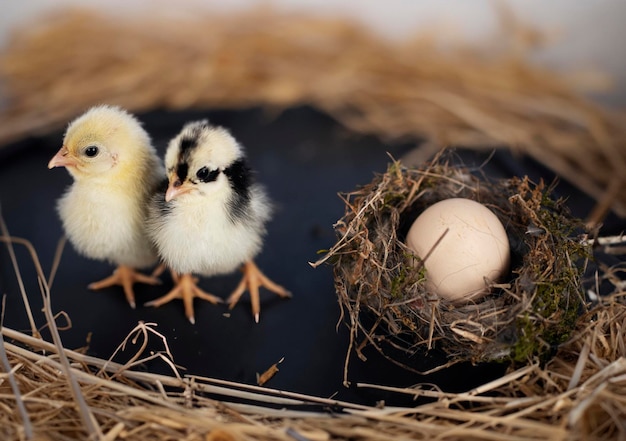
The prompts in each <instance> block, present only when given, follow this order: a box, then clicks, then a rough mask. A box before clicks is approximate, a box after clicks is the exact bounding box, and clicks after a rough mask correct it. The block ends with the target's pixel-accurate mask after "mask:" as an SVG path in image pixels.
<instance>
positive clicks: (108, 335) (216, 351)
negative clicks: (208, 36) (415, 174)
mask: <svg viewBox="0 0 626 441" xmlns="http://www.w3.org/2000/svg"><path fill="white" fill-rule="evenodd" d="M139 117H140V120H141V121H142V122H144V125H145V127H146V129H147V130H148V131H149V132H150V134H151V136H152V137H153V140H154V142H155V145H156V147H157V148H158V149H159V151H160V152H161V153H162V152H163V151H164V149H165V147H166V144H167V141H168V140H169V139H170V138H171V137H173V136H174V135H176V134H177V133H178V132H179V130H180V129H181V128H182V126H183V124H184V123H185V122H187V121H189V120H193V119H200V118H209V120H211V121H212V122H213V123H217V124H221V125H224V126H226V127H227V128H229V129H230V130H231V131H232V133H233V134H234V136H235V137H236V138H237V139H238V140H239V141H240V142H241V143H242V144H243V145H244V146H245V147H246V149H247V152H248V157H249V159H250V164H251V166H252V167H253V168H254V169H255V170H256V171H257V180H258V181H260V182H261V183H262V184H264V185H265V186H266V188H267V189H268V192H269V194H270V195H271V197H272V199H273V200H274V202H275V203H276V206H277V210H276V214H275V217H274V219H273V221H272V222H271V223H270V225H269V234H268V237H267V240H266V244H265V247H264V250H263V252H262V253H261V254H260V256H259V257H258V258H257V260H256V262H257V264H258V265H259V267H260V268H261V269H262V270H263V271H264V272H265V273H266V274H267V275H268V276H269V277H270V278H273V279H274V280H275V281H276V282H278V283H280V284H282V285H284V286H285V287H287V288H288V289H289V290H291V292H292V293H293V298H292V299H290V300H281V299H279V298H278V297H276V296H274V295H273V294H269V293H267V292H263V293H262V297H261V300H262V304H261V322H260V323H259V324H255V323H254V321H253V319H252V316H251V312H250V304H249V302H248V300H247V297H246V296H244V299H243V300H242V301H241V302H240V303H239V304H238V305H237V306H236V308H235V309H234V310H233V311H232V312H231V313H230V316H225V315H224V313H226V312H227V308H226V306H223V305H220V306H214V305H211V304H208V303H206V302H200V301H196V304H195V307H196V324H195V325H191V324H190V323H189V322H188V321H187V320H186V319H185V317H184V313H183V305H182V302H180V301H174V302H171V303H169V304H167V305H164V306H162V307H161V308H148V307H143V306H141V304H142V303H144V302H146V301H149V300H152V299H154V298H156V297H158V296H160V295H162V294H164V293H165V292H166V291H167V290H168V289H169V287H170V285H171V281H170V280H169V279H168V278H167V277H164V286H161V287H145V286H137V287H136V295H137V303H138V305H139V306H138V308H137V309H136V310H132V309H131V308H130V307H129V306H128V304H127V303H126V300H125V298H124V295H123V293H122V290H121V288H110V289H106V290H102V291H98V292H92V291H89V290H88V289H87V288H86V286H87V284H88V283H90V282H92V281H94V280H98V279H100V278H103V277H105V276H107V275H109V274H110V272H111V270H112V268H111V267H110V266H109V265H107V264H104V263H100V262H96V261H91V260H87V259H84V258H82V257H80V256H78V255H77V254H76V253H75V251H74V250H73V249H72V247H71V246H70V245H68V246H67V247H66V249H65V253H64V255H63V260H62V262H61V265H60V268H59V271H58V274H57V276H56V280H55V282H54V285H53V288H52V301H53V309H54V312H59V311H65V312H66V313H67V314H68V315H69V317H70V318H71V320H72V327H71V329H69V330H65V331H63V332H62V338H63V341H64V345H65V347H69V348H78V347H82V346H85V345H86V344H87V343H86V342H87V340H88V339H89V344H88V346H89V351H88V352H89V353H90V354H92V355H95V356H98V357H101V358H108V357H109V356H110V355H111V354H112V353H113V351H114V350H115V348H116V347H117V346H118V344H120V343H121V341H122V340H123V339H124V338H125V337H126V336H127V334H128V333H129V331H130V330H131V329H132V328H133V327H134V326H135V325H136V324H137V323H138V322H139V321H140V320H143V321H145V322H154V323H157V324H158V326H157V328H156V330H158V331H159V332H161V333H162V334H163V335H164V336H165V337H166V338H167V340H168V342H169V345H170V348H171V351H172V353H173V355H174V359H175V361H176V363H177V364H178V365H180V366H182V367H184V368H186V372H188V373H193V374H196V375H203V376H209V377H215V378H220V379H226V380H234V381H240V382H245V383H251V384H254V383H255V381H256V373H257V372H263V371H264V370H265V369H266V368H268V367H269V366H270V365H271V364H273V363H275V362H277V361H278V360H279V359H280V358H282V357H284V362H283V363H282V364H281V365H280V372H279V373H278V374H277V375H276V376H275V377H274V378H273V379H272V380H271V381H270V382H269V383H268V385H267V386H268V387H272V388H277V389H283V390H288V391H295V392H301V393H307V394H312V395H316V396H322V397H329V396H332V395H334V396H335V397H336V398H338V399H344V400H349V401H355V402H361V403H365V404H374V403H375V402H376V401H377V400H381V399H385V400H387V403H397V404H406V399H404V400H403V399H401V398H399V397H397V396H390V395H387V394H384V393H381V392H374V391H368V390H363V389H359V390H356V389H355V388H345V387H344V386H343V385H342V379H343V365H344V357H345V354H346V350H347V345H348V335H347V332H346V329H345V326H344V325H339V326H337V323H338V320H339V307H338V303H337V299H336V295H335V292H334V287H333V278H332V271H331V268H330V267H328V266H325V267H321V268H318V269H313V268H311V267H310V266H309V264H308V262H309V261H314V260H316V259H317V254H316V253H317V251H318V250H320V249H327V248H329V247H330V246H331V245H332V244H333V243H334V241H335V236H334V232H333V229H332V225H333V223H334V222H336V221H337V220H338V219H339V218H340V217H341V216H342V214H343V203H342V202H341V200H340V199H339V198H338V197H337V193H338V192H340V191H350V190H353V189H354V188H355V187H356V186H357V185H359V184H365V183H368V182H370V181H371V179H372V176H373V173H374V172H383V171H384V170H385V169H386V166H387V164H388V162H389V157H388V156H387V153H386V152H391V153H392V154H393V156H394V157H400V156H402V154H403V153H405V152H407V151H408V150H409V149H411V148H413V147H414V145H413V144H406V145H385V144H383V143H382V142H381V141H379V140H378V139H376V138H374V137H367V136H361V135H355V134H352V133H350V132H348V131H346V130H345V129H343V128H342V127H341V126H340V125H339V124H337V123H336V122H335V121H333V120H332V119H331V118H329V117H327V116H325V115H323V114H321V113H318V112H316V111H314V110H312V109H310V108H298V109H291V110H289V111H286V112H284V113H281V114H278V115H269V114H268V113H265V112H263V111H261V110H259V109H251V110H245V111H206V112H184V113H182V112H181V113H169V112H164V111H158V112H152V113H149V114H146V115H140V116H139ZM61 140H62V132H58V133H53V134H50V135H49V136H47V137H43V138H35V139H27V140H23V141H21V142H20V143H18V144H16V145H14V146H12V147H11V148H3V149H2V150H0V204H2V210H3V216H4V218H5V220H6V222H7V224H8V227H9V229H10V232H11V234H12V235H14V236H19V237H24V238H26V239H28V240H30V241H31V242H32V243H33V245H34V246H35V248H36V249H37V251H38V253H39V257H40V260H41V262H42V265H43V268H44V271H46V272H49V270H50V266H51V262H52V259H53V255H54V250H55V247H56V244H57V240H58V239H59V238H60V236H61V235H62V231H61V225H60V221H59V219H58V216H57V214H56V211H55V204H56V200H57V199H58V198H59V197H60V196H61V194H62V192H63V191H64V188H65V187H66V186H67V185H68V184H70V183H71V178H70V176H69V175H68V174H67V172H66V171H64V170H60V169H55V170H48V169H47V168H46V165H47V163H48V161H49V159H50V158H51V157H52V156H53V155H54V153H55V152H56V151H57V150H58V148H59V147H60V145H61ZM461 156H462V157H463V159H464V161H465V162H466V163H467V164H470V165H471V164H475V165H480V164H482V162H483V161H484V160H485V159H486V158H487V156H488V155H487V154H484V155H483V154H477V153H465V154H461ZM485 170H486V171H487V172H488V174H489V175H491V176H510V175H512V174H518V175H521V174H530V175H531V176H532V177H534V178H535V179H538V178H539V177H546V178H547V179H551V175H550V173H549V171H548V170H546V169H545V168H542V167H539V166H537V165H536V164H534V163H532V161H530V160H528V159H526V158H513V157H511V156H510V155H509V154H508V153H506V152H504V153H502V152H499V153H497V154H496V155H494V156H493V158H491V160H490V161H489V162H488V164H487V166H486V167H485ZM559 191H560V192H561V195H567V196H569V197H570V198H571V204H570V206H572V208H573V211H574V212H578V213H577V214H578V215H580V216H584V215H585V214H586V213H587V212H588V210H589V207H590V204H591V202H590V201H589V199H588V198H586V197H585V196H584V195H581V194H580V193H579V192H576V191H574V190H573V189H572V188H571V187H569V186H567V185H566V184H562V185H561V186H559ZM622 227H623V224H622V223H620V222H619V221H617V220H615V219H610V220H609V226H608V227H607V230H611V229H612V230H615V231H617V230H619V229H620V228H622ZM17 252H18V253H17V254H18V260H19V263H20V265H21V270H22V273H23V276H24V278H25V280H26V289H27V291H28V295H29V299H30V302H31V306H32V310H33V311H34V312H35V314H36V321H37V324H38V326H42V325H43V324H44V319H43V315H42V314H41V312H40V311H41V306H42V301H41V296H40V294H39V290H38V287H37V283H36V278H35V275H34V271H33V266H32V264H30V262H29V258H28V255H27V254H26V252H25V251H24V249H23V248H21V247H18V248H17ZM239 277H240V275H239V274H232V275H230V276H224V277H215V278H207V279H203V280H202V282H201V286H202V287H203V288H204V289H206V290H207V291H209V292H212V293H214V294H216V295H219V296H221V297H224V298H225V297H226V296H227V295H228V294H229V293H230V292H231V291H232V289H234V287H235V286H236V284H237V282H238V281H239ZM0 290H1V292H2V293H6V308H5V316H4V324H5V325H6V326H8V327H11V328H17V329H20V330H27V329H28V322H27V319H26V315H25V312H24V306H23V304H22V300H21V297H20V295H19V291H18V289H17V283H16V278H15V274H14V272H13V269H12V267H11V264H10V262H9V260H8V255H7V253H6V250H5V249H4V247H3V250H2V251H1V252H0ZM151 347H152V348H154V349H160V348H161V345H160V343H159V342H158V339H156V338H155V339H153V340H152V346H151ZM366 353H367V354H368V356H369V359H368V362H367V363H364V362H362V361H360V360H358V359H353V360H352V361H351V365H350V366H351V368H350V376H349V379H350V380H351V381H352V382H353V383H356V382H370V383H376V384H384V385H395V386H403V387H404V386H410V385H412V384H416V383H422V382H430V383H435V384H437V385H438V386H440V387H441V388H442V389H444V390H446V391H451V392H454V391H463V390H468V389H470V388H472V387H474V386H477V385H479V384H482V383H483V382H484V381H486V380H488V379H490V378H492V377H497V376H499V375H500V374H501V373H502V371H503V367H502V366H498V365H492V366H479V367H472V366H467V365H463V366H458V367H455V368H452V369H448V370H446V371H443V372H440V373H437V374H434V375H430V376H427V377H423V376H419V375H416V374H412V373H410V372H407V371H405V370H402V369H401V368H398V367H396V366H394V365H393V364H391V363H390V362H388V361H387V360H385V359H383V358H382V357H381V356H380V355H378V354H377V353H375V351H373V350H369V351H366ZM128 356H129V354H128V353H125V354H122V356H120V357H119V360H120V361H124V358H125V357H126V358H127V357H128ZM437 361H438V359H437V358H436V357H435V356H423V357H420V358H419V359H417V357H416V359H414V360H410V362H411V363H413V365H414V366H415V368H417V369H420V370H424V369H428V368H431V367H432V366H433V365H434V363H436V362H437ZM144 368H146V369H149V370H151V371H154V372H168V369H167V366H166V365H165V364H164V363H162V362H158V361H157V362H151V363H149V364H148V366H144Z"/></svg>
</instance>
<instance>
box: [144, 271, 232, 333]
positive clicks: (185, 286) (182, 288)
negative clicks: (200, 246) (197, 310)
mask: <svg viewBox="0 0 626 441" xmlns="http://www.w3.org/2000/svg"><path fill="white" fill-rule="evenodd" d="M172 275H173V276H174V281H175V283H176V286H175V287H174V289H172V290H171V291H170V292H169V293H167V294H165V295H164V296H163V297H159V298H158V299H156V300H152V301H150V302H147V303H145V306H154V307H159V306H161V305H165V304H166V303H168V302H171V301H172V300H174V299H182V300H183V304H184V305H185V315H186V316H187V319H188V320H189V321H190V322H191V323H192V324H195V322H196V319H195V315H194V309H193V299H194V298H196V297H197V298H199V299H202V300H206V301H207V302H210V303H213V304H214V305H216V304H218V303H223V300H222V299H220V298H219V297H216V296H214V295H212V294H209V293H207V292H205V291H203V290H201V289H200V288H198V285H197V283H198V279H197V278H195V277H193V276H192V275H191V274H182V275H177V274H175V273H174V274H172Z"/></svg>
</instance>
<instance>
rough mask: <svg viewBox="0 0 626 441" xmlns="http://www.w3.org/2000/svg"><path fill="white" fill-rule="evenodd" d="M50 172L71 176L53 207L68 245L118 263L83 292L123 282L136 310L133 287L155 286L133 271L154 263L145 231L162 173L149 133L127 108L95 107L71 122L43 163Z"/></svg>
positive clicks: (131, 304) (128, 298) (152, 252)
mask: <svg viewBox="0 0 626 441" xmlns="http://www.w3.org/2000/svg"><path fill="white" fill-rule="evenodd" d="M54 167H65V168H66V169H67V171H68V172H69V173H70V175H71V176H72V177H73V178H74V182H73V184H72V185H70V186H69V188H68V189H67V191H66V192H65V194H64V195H63V196H62V197H61V198H60V199H59V202H58V207H57V208H58V212H59V215H60V217H61V220H62V222H63V228H64V230H65V233H66V235H67V237H68V239H69V241H70V242H71V243H72V245H73V246H74V248H75V249H76V250H77V251H78V252H79V253H80V254H82V255H84V256H86V257H89V258H91V259H96V260H104V261H107V262H110V263H111V264H114V265H117V266H118V267H117V269H116V270H115V271H114V273H113V275H111V276H109V277H107V278H106V279H103V280H101V281H98V282H94V283H91V284H90V285H89V286H88V287H89V288H90V289H101V288H105V287H109V286H113V285H121V286H122V287H123V289H124V293H125V295H126V299H127V300H128V303H129V304H130V306H131V307H132V308H134V307H135V294H134V292H133V284H134V283H135V282H141V283H147V284H151V285H155V284H158V283H160V281H159V279H157V278H156V277H153V276H147V275H144V274H141V273H138V272H136V271H135V268H146V267H148V266H150V265H153V264H155V263H156V261H157V256H156V252H155V249H154V246H153V245H152V243H151V241H150V239H149V238H148V236H147V235H146V233H145V231H144V227H145V219H146V214H147V204H148V200H149V198H150V197H151V195H152V194H153V193H154V191H155V189H156V187H157V186H158V182H159V179H160V176H161V175H162V174H163V169H162V165H161V163H160V160H159V158H158V156H157V153H156V150H155V149H154V147H153V146H152V143H151V140H150V137H149V135H148V134H147V133H146V131H145V130H144V129H143V128H142V126H141V124H140V123H139V121H138V120H137V119H136V118H135V117H134V116H132V115H130V114H129V113H128V112H126V111H125V110H122V109H120V108H118V107H113V106H107V105H101V106H96V107H93V108H91V109H89V110H88V111H87V112H85V113H84V114H83V115H81V116H79V117H78V118H76V119H75V120H74V121H72V122H71V123H70V124H69V126H68V128H67V131H66V132H65V137H64V139H63V147H61V149H60V150H59V151H58V153H57V154H56V155H55V156H54V157H53V158H52V159H51V160H50V162H49V164H48V168H54Z"/></svg>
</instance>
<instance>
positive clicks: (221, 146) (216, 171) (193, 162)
mask: <svg viewBox="0 0 626 441" xmlns="http://www.w3.org/2000/svg"><path fill="white" fill-rule="evenodd" d="M165 167H166V170H167V177H168V180H169V187H168V189H167V192H166V194H165V200H166V201H170V200H172V199H174V198H193V197H197V196H207V195H212V194H226V193H228V192H229V191H231V190H232V189H233V186H234V190H235V191H247V187H248V175H249V173H248V169H247V166H246V165H245V161H244V154H243V150H242V148H241V146H240V145H239V143H238V142H237V141H236V140H235V138H234V137H233V136H232V135H231V134H230V133H229V132H228V130H226V129H225V128H223V127H217V126H212V125H210V124H209V122H208V121H206V120H203V121H196V122H191V123H188V124H186V125H185V126H184V127H183V130H182V131H181V132H180V133H179V134H178V135H177V136H176V137H175V138H174V139H172V141H171V142H170V144H169V146H168V149H167V152H166V154H165Z"/></svg>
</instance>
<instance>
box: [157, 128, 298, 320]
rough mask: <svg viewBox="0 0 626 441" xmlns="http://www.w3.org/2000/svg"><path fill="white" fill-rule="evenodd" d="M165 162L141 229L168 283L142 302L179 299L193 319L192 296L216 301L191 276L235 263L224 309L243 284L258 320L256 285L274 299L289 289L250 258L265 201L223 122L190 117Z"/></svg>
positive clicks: (259, 237)
mask: <svg viewBox="0 0 626 441" xmlns="http://www.w3.org/2000/svg"><path fill="white" fill-rule="evenodd" d="M165 168H166V173H167V183H164V184H163V186H162V189H161V191H160V192H159V193H157V194H156V195H155V197H154V198H153V200H152V204H151V205H150V209H149V218H148V233H149V235H150V236H151V238H152V240H153V241H154V243H155V245H156V248H157V251H158V253H159V256H160V258H161V260H162V262H163V263H164V264H165V265H166V266H167V267H168V268H169V269H170V270H171V271H172V274H173V276H174V281H175V284H176V285H175V287H174V289H173V290H172V291H170V292H169V293H168V294H166V295H165V296H163V297H161V298H159V299H156V300H154V301H152V302H148V303H147V304H146V305H149V306H161V305H163V304H165V303H167V302H169V301H171V300H173V299H177V298H182V300H183V302H184V307H185V314H186V316H187V318H188V319H189V321H190V322H191V323H195V317H194V308H193V300H194V298H196V297H198V298H200V299H204V300H207V301H209V302H211V303H220V302H221V299H220V298H219V297H216V296H214V295H212V294H209V293H206V292H204V291H203V290H201V289H200V288H199V287H198V286H197V281H198V280H197V279H196V278H195V277H194V274H198V275H203V276H214V275H221V274H227V273H230V272H232V271H234V270H236V269H237V268H239V267H240V266H242V270H243V278H242V280H241V282H240V283H239V285H238V286H237V288H236V289H235V290H234V291H233V292H232V294H231V295H230V297H229V298H228V299H227V302H228V303H229V307H230V308H231V309H232V308H233V307H234V306H235V304H236V303H237V302H238V301H239V299H240V298H241V296H242V294H243V293H244V292H245V291H246V290H248V291H249V292H250V299H251V302H252V313H253V316H254V320H255V321H256V322H257V323H258V321H259V314H260V300H259V287H261V286H264V287H265V288H267V289H268V290H270V291H272V292H274V293H276V294H277V295H279V296H280V297H290V296H291V294H290V293H289V292H288V291H287V290H286V289H285V288H283V287H282V286H280V285H277V284H276V283H274V282H273V281H271V280H270V279H269V278H267V277H266V276H265V275H264V274H263V273H262V272H261V271H260V270H259V268H258V267H257V266H256V265H255V263H254V262H253V259H254V257H255V256H256V255H257V254H258V253H259V252H260V251H261V248H262V246H263V236H264V235H265V232H266V230H265V224H266V223H267V221H268V220H269V219H270V217H271V204H270V201H269V199H268V197H267V195H266V193H265V192H264V190H263V189H262V188H261V187H260V186H259V185H257V184H255V183H253V181H252V175H251V170H250V168H249V167H248V165H247V162H246V158H245V154H244V150H243V148H242V146H241V145H240V144H239V143H238V142H237V141H236V140H235V138H234V137H233V136H232V135H231V134H230V132H229V131H228V130H226V129H225V128H223V127H218V126H213V125H210V124H209V122H208V121H206V120H203V121H196V122H191V123H188V124H186V125H185V126H184V127H183V129H182V131H181V132H180V133H179V134H178V135H177V136H176V137H175V138H174V139H172V140H171V141H170V143H169V145H168V148H167V151H166V154H165Z"/></svg>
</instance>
